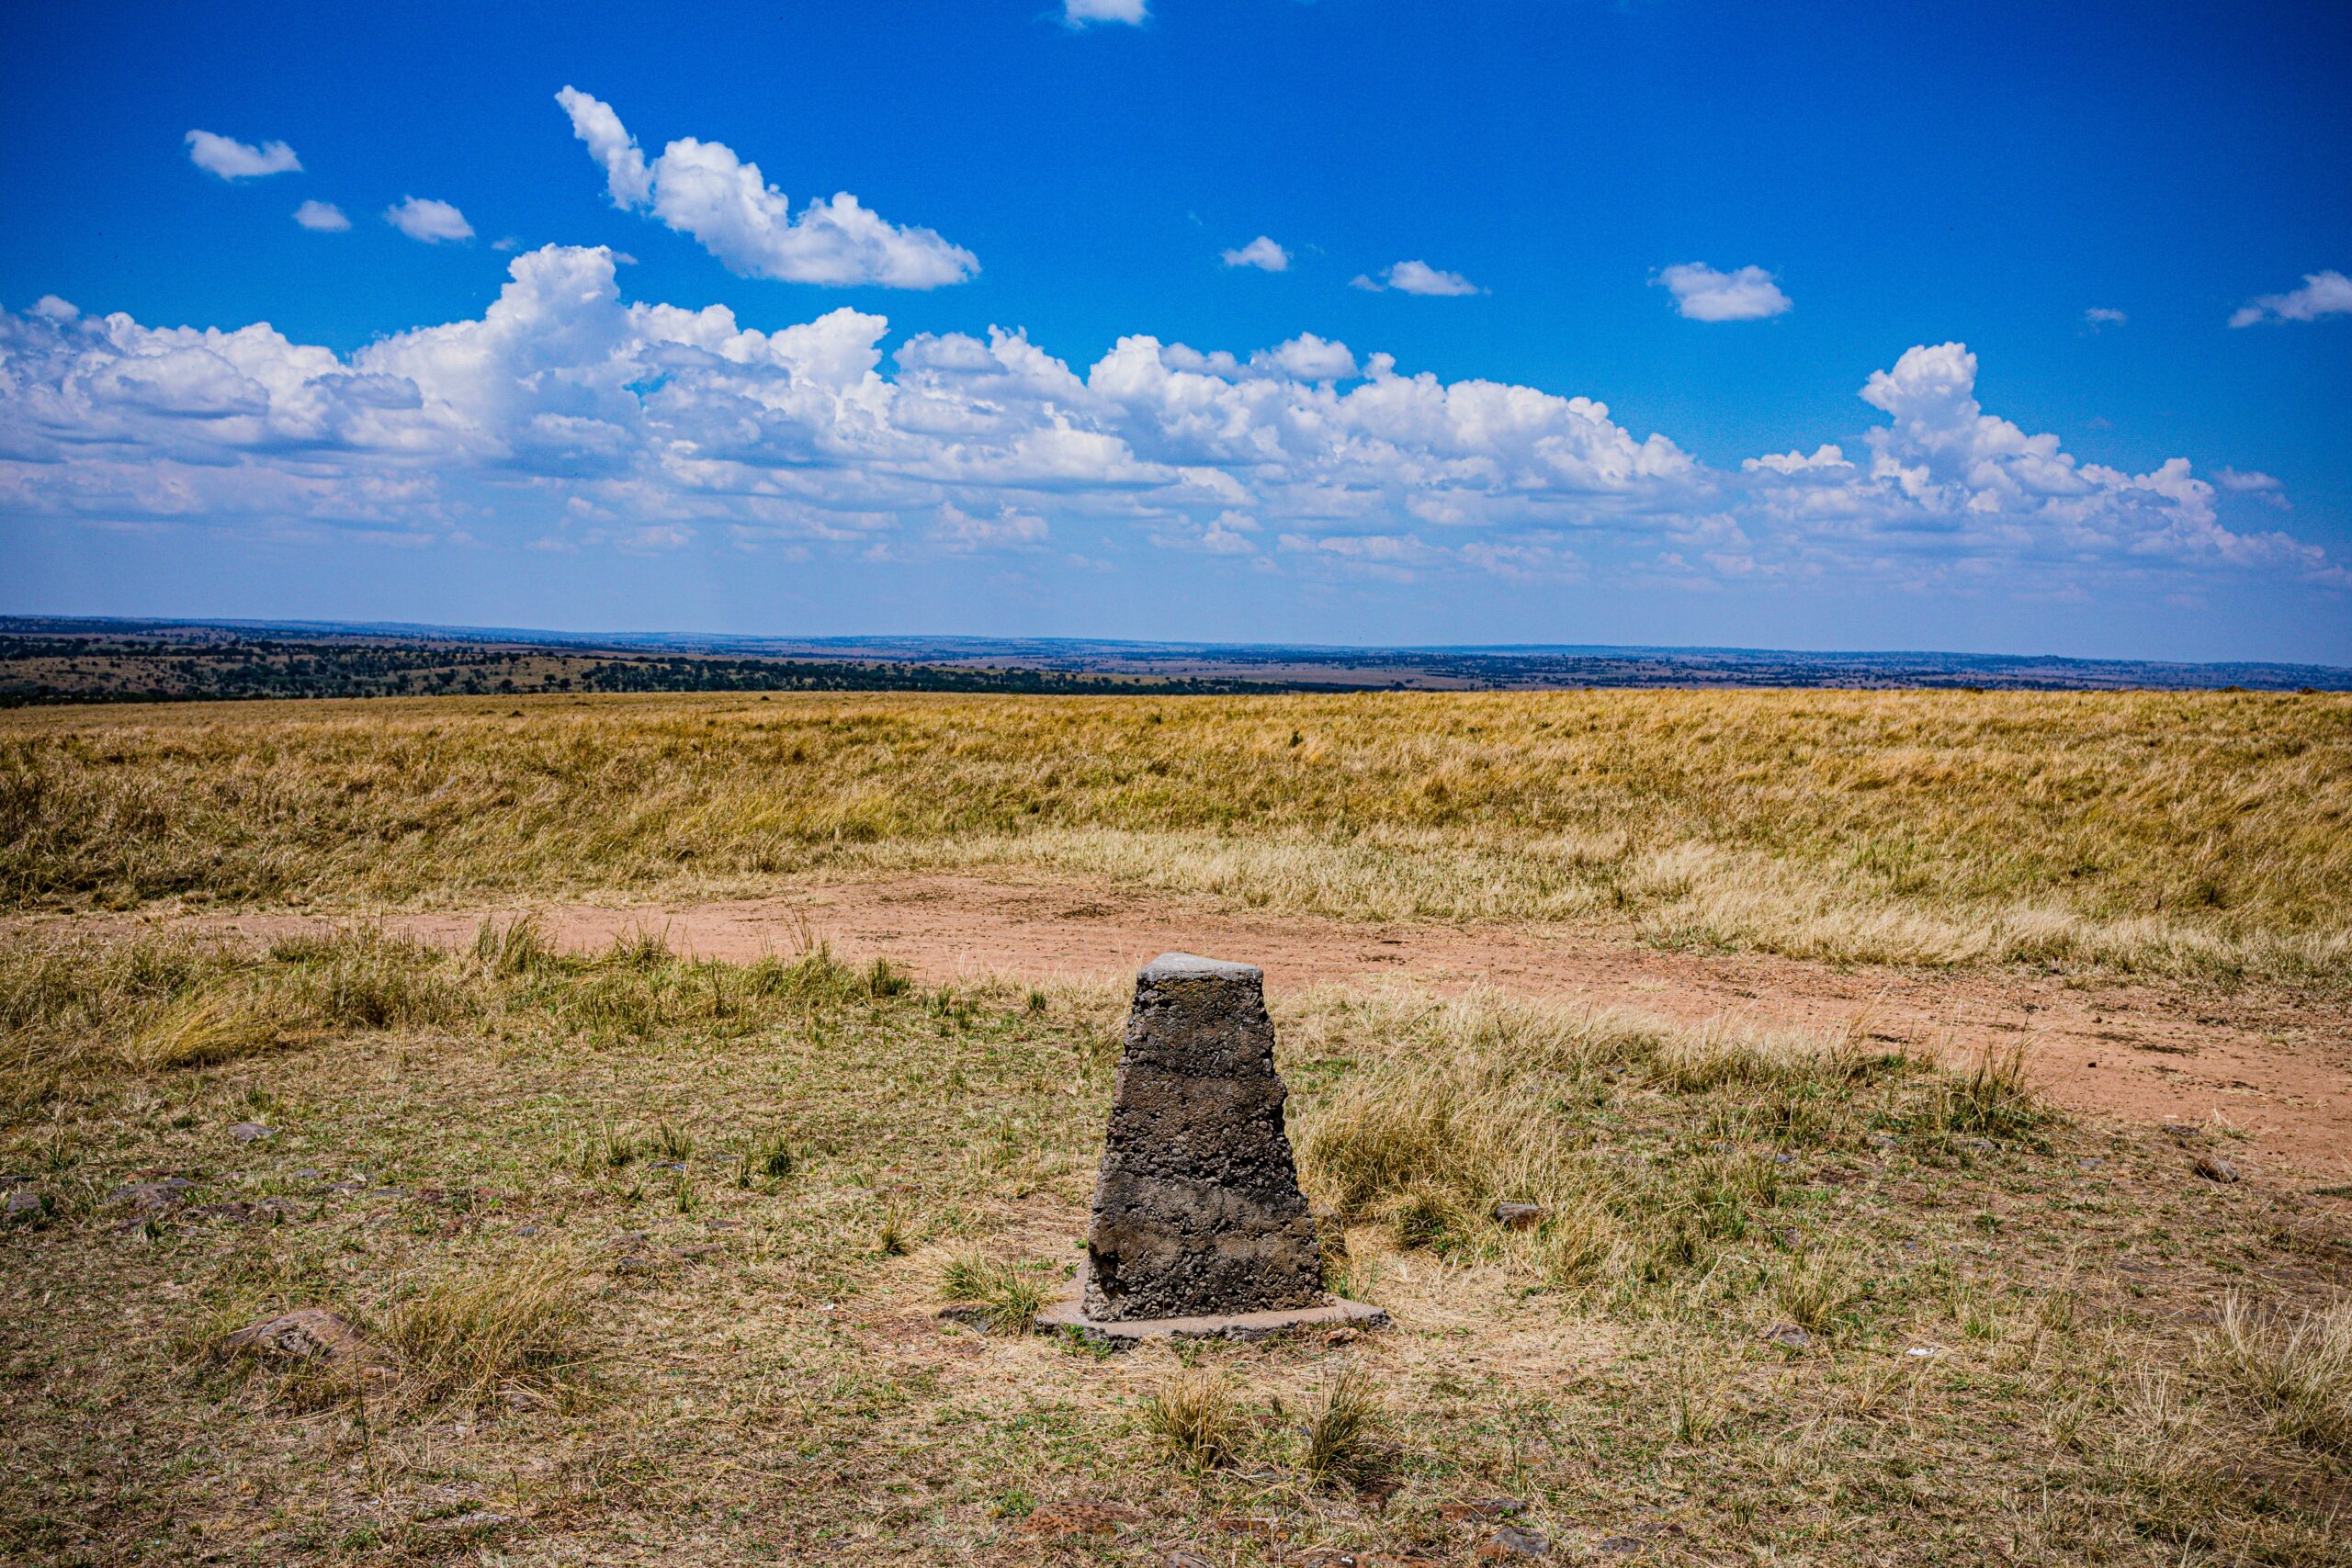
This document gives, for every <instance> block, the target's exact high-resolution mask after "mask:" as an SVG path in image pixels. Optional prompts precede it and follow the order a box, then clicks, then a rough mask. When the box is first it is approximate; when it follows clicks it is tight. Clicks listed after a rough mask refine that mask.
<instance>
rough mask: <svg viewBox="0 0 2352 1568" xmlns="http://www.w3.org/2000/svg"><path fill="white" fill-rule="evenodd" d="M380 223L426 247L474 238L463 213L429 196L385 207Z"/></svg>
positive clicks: (409, 199) (409, 198)
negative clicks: (422, 243) (418, 241)
mask: <svg viewBox="0 0 2352 1568" xmlns="http://www.w3.org/2000/svg"><path fill="white" fill-rule="evenodd" d="M384 221H385V222H387V223H390V225H391V226H392V227H393V228H395V229H398V230H399V231H401V233H403V234H406V235H407V236H408V237H409V238H410V239H412V240H422V241H424V243H426V244H428V245H437V244H440V243H443V242H444V241H455V240H470V239H472V238H473V237H474V227H473V225H472V224H470V223H469V222H467V221H466V215H465V214H464V213H462V212H460V211H458V209H456V208H454V207H452V206H450V205H449V204H448V203H447V202H446V201H435V200H434V199H433V198H432V197H424V196H412V197H405V198H404V199H402V200H401V201H400V202H399V203H397V204H396V205H394V206H391V207H387V208H386V209H384Z"/></svg>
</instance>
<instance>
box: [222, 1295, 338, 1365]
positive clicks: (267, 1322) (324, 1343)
mask: <svg viewBox="0 0 2352 1568" xmlns="http://www.w3.org/2000/svg"><path fill="white" fill-rule="evenodd" d="M221 1347H222V1348H224V1349H230V1350H250V1351H253V1352H254V1354H256V1355H259V1356H264V1357H268V1358H271V1359H278V1360H287V1361H311V1360H336V1359H343V1358H346V1357H354V1358H356V1357H359V1356H363V1355H365V1354H366V1353H367V1350H368V1342H367V1341H366V1340H365V1339H363V1338H361V1337H360V1336H359V1330H357V1329H356V1328H354V1327H353V1326H352V1325H351V1321H350V1319H348V1318H346V1317H345V1316H344V1315H343V1314H341V1313H338V1312H330V1311H329V1310H328V1309H326V1308H325V1307H297V1308H296V1309H295V1310H294V1311H292V1312H285V1313H280V1314H277V1316H276V1317H266V1318H264V1319H262V1320H261V1321H260V1322H259V1323H256V1324H252V1325H248V1326H246V1327H243V1328H240V1329H239V1330H237V1332H235V1333H234V1334H232V1335H231V1336H229V1337H228V1338H226V1339H224V1340H222V1341H221Z"/></svg>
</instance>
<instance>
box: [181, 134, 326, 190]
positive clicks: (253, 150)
mask: <svg viewBox="0 0 2352 1568" xmlns="http://www.w3.org/2000/svg"><path fill="white" fill-rule="evenodd" d="M187 157H188V162H189V163H191V164H195V165H196V166H197V167H198V168H199V169H202V170H203V171H204V172H205V173H206V174H208V175H220V177H221V178H222V179H224V180H250V179H254V178H257V177H259V176H260V175H285V174H291V173H294V172H295V171H297V170H299V169H300V168H301V166H302V160H301V159H300V158H297V157H296V156H294V149H293V148H291V147H288V145H286V143H285V142H283V141H267V142H264V143H263V144H262V145H261V146H259V147H256V146H254V144H253V143H252V142H250V141H238V140H237V139H236V138H235V137H233V136H216V135H214V134H213V133H212V132H211V131H209V130H191V131H189V132H188V133H187Z"/></svg>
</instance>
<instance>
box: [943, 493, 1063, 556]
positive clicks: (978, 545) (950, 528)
mask: <svg viewBox="0 0 2352 1568" xmlns="http://www.w3.org/2000/svg"><path fill="white" fill-rule="evenodd" d="M1050 532H1051V530H1050V529H1048V528H1047V527H1046V520H1045V519H1044V518H1042V517H1040V516H1038V515H1037V514H1036V513H1031V512H1022V511H1018V510H1016V509H1014V508H1013V507H1011V506H1003V507H1000V508H998V510H997V513H996V515H995V516H993V517H989V516H978V515H975V514H973V513H967V512H966V511H964V510H963V509H962V508H960V507H958V506H956V504H955V503H954V502H947V503H945V504H944V505H942V506H941V507H940V509H939V521H938V523H937V524H936V525H933V528H932V530H931V536H932V538H933V541H934V542H935V543H937V544H938V545H940V546H941V547H943V548H945V549H947V550H950V551H953V552H955V553H956V554H959V555H967V554H969V553H971V552H972V551H975V550H987V549H1028V548H1035V547H1037V546H1039V545H1042V544H1044V543H1045V542H1046V536H1047V535H1048V534H1049V533H1050Z"/></svg>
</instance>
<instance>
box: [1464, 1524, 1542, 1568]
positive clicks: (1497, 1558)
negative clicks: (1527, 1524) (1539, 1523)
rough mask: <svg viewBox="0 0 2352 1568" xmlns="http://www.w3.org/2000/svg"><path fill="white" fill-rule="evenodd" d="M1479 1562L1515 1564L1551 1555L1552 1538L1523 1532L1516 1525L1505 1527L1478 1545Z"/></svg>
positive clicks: (1531, 1531)
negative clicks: (1531, 1558)
mask: <svg viewBox="0 0 2352 1568" xmlns="http://www.w3.org/2000/svg"><path fill="white" fill-rule="evenodd" d="M1477 1555H1478V1561H1479V1562H1520V1561H1521V1560H1523V1559H1525V1558H1530V1557H1549V1556H1551V1555H1552V1538H1551V1537H1549V1536H1547V1535H1544V1534H1541V1533H1540V1532H1538V1531H1535V1530H1523V1529H1520V1528H1519V1527H1518V1526H1517V1525H1505V1526H1504V1527H1503V1528H1502V1529H1498V1530H1497V1531H1496V1532H1495V1533H1494V1534H1492V1535H1490V1536H1488V1537H1487V1539H1486V1540H1482V1541H1480V1542H1479V1543H1478V1553H1477Z"/></svg>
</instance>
